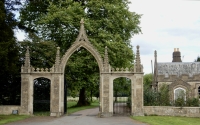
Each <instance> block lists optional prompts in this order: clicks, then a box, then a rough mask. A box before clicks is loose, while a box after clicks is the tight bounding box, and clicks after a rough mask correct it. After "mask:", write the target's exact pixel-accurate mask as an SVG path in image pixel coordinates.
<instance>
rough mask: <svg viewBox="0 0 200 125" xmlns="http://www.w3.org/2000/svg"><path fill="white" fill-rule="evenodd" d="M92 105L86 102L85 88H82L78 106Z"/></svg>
mask: <svg viewBox="0 0 200 125" xmlns="http://www.w3.org/2000/svg"><path fill="white" fill-rule="evenodd" d="M89 104H90V103H89V102H88V101H87V100H86V96H85V88H84V87H83V88H81V89H80V92H79V100H78V103H77V106H86V105H89Z"/></svg>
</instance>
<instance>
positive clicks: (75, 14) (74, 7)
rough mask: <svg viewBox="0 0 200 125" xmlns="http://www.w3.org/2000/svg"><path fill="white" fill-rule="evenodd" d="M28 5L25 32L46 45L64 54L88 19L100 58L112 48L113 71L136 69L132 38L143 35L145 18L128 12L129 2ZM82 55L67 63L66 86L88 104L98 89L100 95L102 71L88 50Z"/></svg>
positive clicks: (73, 0)
mask: <svg viewBox="0 0 200 125" xmlns="http://www.w3.org/2000/svg"><path fill="white" fill-rule="evenodd" d="M27 1H28V2H26V3H25V4H24V6H23V8H22V9H21V12H20V20H21V21H20V26H21V28H23V29H25V30H26V31H27V32H28V33H35V34H36V35H37V36H38V37H39V38H41V40H42V41H53V42H55V44H56V46H59V47H61V54H64V53H65V52H66V50H67V49H68V48H69V47H70V46H71V44H72V43H73V42H74V41H75V38H76V37H77V34H78V31H79V26H80V24H79V21H80V19H81V18H84V20H85V27H86V33H87V35H88V38H89V40H90V42H91V43H92V44H93V45H94V46H95V47H96V48H97V50H98V51H99V52H100V54H101V55H102V56H103V53H104V47H105V46H108V48H109V50H108V53H109V59H110V64H111V65H112V66H113V67H131V66H132V63H133V60H134V55H133V51H132V46H131V45H130V38H131V36H133V35H134V34H137V33H139V32H141V30H140V27H139V26H138V25H139V23H140V21H139V19H140V17H141V15H138V14H136V13H134V12H130V11H129V10H128V4H129V1H128V0H123V1H122V0H115V1H107V0H103V1H98V2H97V1H96V0H58V1H48V0H43V1H30V0H27ZM38 5H39V6H38ZM78 52H79V53H78ZM78 52H75V53H74V54H73V55H72V56H71V57H70V60H69V61H68V62H67V66H66V69H65V73H66V74H67V75H66V82H67V85H68V87H69V89H70V90H69V91H70V92H71V94H72V95H73V96H74V95H77V94H78V93H77V91H80V92H79V94H80V93H81V92H82V94H80V96H81V95H82V96H81V98H82V97H83V98H85V99H83V101H84V100H85V101H86V100H87V97H88V95H90V96H91V95H92V94H91V93H94V92H93V90H94V89H97V90H95V93H96V94H97V93H98V83H99V81H98V80H99V78H98V77H99V76H98V75H99V74H98V73H97V72H99V71H98V70H97V69H98V68H97V63H96V62H95V60H94V59H93V57H92V56H91V54H87V52H85V50H84V49H80V50H79V51H78ZM97 74H98V75H97ZM92 88H93V89H92ZM91 90H92V91H91ZM84 91H86V92H84Z"/></svg>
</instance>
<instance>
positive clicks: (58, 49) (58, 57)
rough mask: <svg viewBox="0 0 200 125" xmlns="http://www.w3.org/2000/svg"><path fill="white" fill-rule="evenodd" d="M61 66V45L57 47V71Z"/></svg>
mask: <svg viewBox="0 0 200 125" xmlns="http://www.w3.org/2000/svg"><path fill="white" fill-rule="evenodd" d="M59 66H60V47H57V52H56V60H55V71H59Z"/></svg>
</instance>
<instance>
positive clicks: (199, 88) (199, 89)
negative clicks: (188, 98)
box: [198, 86, 200, 98]
mask: <svg viewBox="0 0 200 125" xmlns="http://www.w3.org/2000/svg"><path fill="white" fill-rule="evenodd" d="M198 95H199V98H200V86H199V87H198Z"/></svg>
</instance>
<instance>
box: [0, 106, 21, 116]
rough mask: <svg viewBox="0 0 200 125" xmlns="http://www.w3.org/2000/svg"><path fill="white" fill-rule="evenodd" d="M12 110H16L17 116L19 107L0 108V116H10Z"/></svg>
mask: <svg viewBox="0 0 200 125" xmlns="http://www.w3.org/2000/svg"><path fill="white" fill-rule="evenodd" d="M13 110H18V114H19V110H20V106H19V105H3V106H0V114H1V115H10V114H12V112H13Z"/></svg>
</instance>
